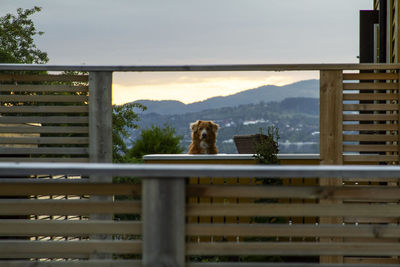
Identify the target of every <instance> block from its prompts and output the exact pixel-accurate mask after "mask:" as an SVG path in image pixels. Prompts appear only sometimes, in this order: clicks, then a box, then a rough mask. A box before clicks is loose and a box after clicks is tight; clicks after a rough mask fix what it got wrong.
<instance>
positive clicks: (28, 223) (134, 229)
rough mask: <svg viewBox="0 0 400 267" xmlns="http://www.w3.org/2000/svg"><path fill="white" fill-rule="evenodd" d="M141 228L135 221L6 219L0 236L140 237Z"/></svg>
mask: <svg viewBox="0 0 400 267" xmlns="http://www.w3.org/2000/svg"><path fill="white" fill-rule="evenodd" d="M141 227H142V224H141V223H140V222H135V221H96V220H80V221H74V220H63V221H60V220H12V219H6V220H0V236H87V235H94V234H126V235H140V234H141V233H142V229H141ZM0 266H1V265H0Z"/></svg>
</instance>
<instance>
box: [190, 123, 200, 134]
mask: <svg viewBox="0 0 400 267" xmlns="http://www.w3.org/2000/svg"><path fill="white" fill-rule="evenodd" d="M199 124H200V121H196V122H192V123H191V124H190V129H191V130H192V132H195V131H197V127H198V126H199Z"/></svg>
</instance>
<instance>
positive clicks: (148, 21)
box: [0, 0, 373, 103]
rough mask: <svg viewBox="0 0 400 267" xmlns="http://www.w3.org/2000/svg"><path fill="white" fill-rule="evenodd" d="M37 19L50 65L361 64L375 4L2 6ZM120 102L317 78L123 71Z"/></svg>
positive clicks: (185, 97) (117, 89)
mask: <svg viewBox="0 0 400 267" xmlns="http://www.w3.org/2000/svg"><path fill="white" fill-rule="evenodd" d="M33 5H37V6H40V7H42V8H43V9H42V11H41V12H40V13H38V14H36V15H34V16H33V20H34V22H35V24H36V26H37V28H38V30H40V31H44V32H45V34H44V35H42V36H40V37H38V38H37V39H36V43H37V46H38V47H39V48H40V49H41V50H43V51H45V52H47V53H48V56H49V58H50V62H49V64H87V65H90V64H100V65H109V64H117V65H172V64H274V63H338V62H340V63H356V62H358V59H357V56H358V47H359V42H358V37H359V11H360V10H363V9H372V5H373V0H197V1H194V0H112V1H110V0H68V1H61V0H37V1H32V0H0V10H1V13H2V14H0V15H4V14H6V13H10V12H12V13H15V11H16V9H17V8H18V7H22V8H31V7H33ZM113 78H114V85H113V91H114V94H113V98H114V103H124V102H129V101H133V100H136V99H143V98H147V99H178V100H181V101H183V102H185V103H189V102H193V101H197V100H204V99H206V98H208V97H211V96H215V95H227V94H231V93H234V92H237V91H240V90H243V89H249V88H253V87H257V86H260V85H263V84H277V85H281V84H287V83H291V82H294V81H298V80H302V79H309V78H318V73H309V72H299V73H297V72H296V73H293V72H290V73H289V72H288V73H286V72H283V73H274V72H255V73H248V72H246V73H159V74H157V73H155V74H154V73H152V74H149V73H144V74H142V73H115V74H114V76H113Z"/></svg>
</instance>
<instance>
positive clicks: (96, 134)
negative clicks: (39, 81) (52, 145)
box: [89, 72, 113, 259]
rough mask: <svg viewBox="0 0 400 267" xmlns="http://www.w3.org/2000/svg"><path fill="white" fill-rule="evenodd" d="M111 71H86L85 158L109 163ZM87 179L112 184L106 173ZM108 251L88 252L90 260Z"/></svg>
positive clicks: (98, 217)
mask: <svg viewBox="0 0 400 267" xmlns="http://www.w3.org/2000/svg"><path fill="white" fill-rule="evenodd" d="M111 86H112V72H90V73H89V161H90V162H92V163H111V162H112V103H111ZM90 181H91V182H102V183H112V177H111V176H109V175H91V176H90ZM90 199H93V200H112V197H111V196H91V198H90ZM112 217H113V215H111V214H92V215H91V216H90V219H91V220H112ZM91 238H92V239H101V240H104V239H110V236H107V235H95V236H91ZM111 256H112V255H111V254H98V253H95V254H93V255H91V258H94V259H105V258H111Z"/></svg>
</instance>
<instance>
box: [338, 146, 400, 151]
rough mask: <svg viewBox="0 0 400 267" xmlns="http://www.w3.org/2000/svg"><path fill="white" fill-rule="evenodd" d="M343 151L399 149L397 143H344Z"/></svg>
mask: <svg viewBox="0 0 400 267" xmlns="http://www.w3.org/2000/svg"><path fill="white" fill-rule="evenodd" d="M343 151H344V152H361V151H363V152H382V151H384V152H393V151H399V147H398V146H397V145H344V146H343Z"/></svg>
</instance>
